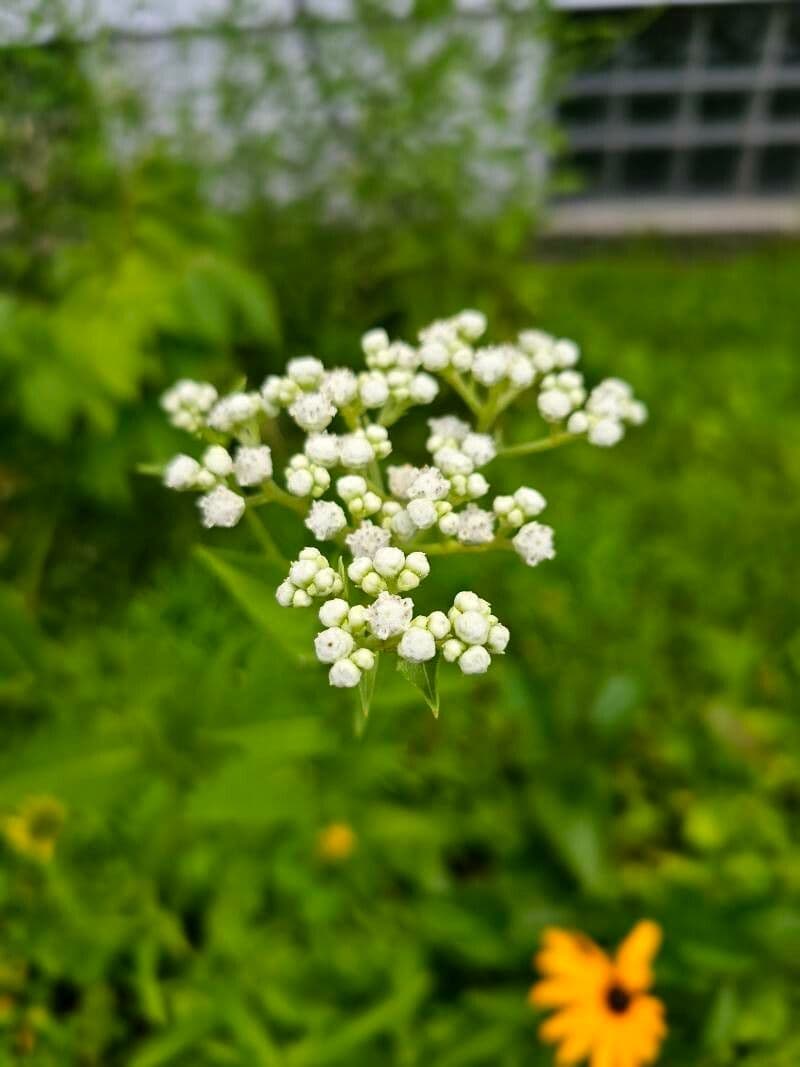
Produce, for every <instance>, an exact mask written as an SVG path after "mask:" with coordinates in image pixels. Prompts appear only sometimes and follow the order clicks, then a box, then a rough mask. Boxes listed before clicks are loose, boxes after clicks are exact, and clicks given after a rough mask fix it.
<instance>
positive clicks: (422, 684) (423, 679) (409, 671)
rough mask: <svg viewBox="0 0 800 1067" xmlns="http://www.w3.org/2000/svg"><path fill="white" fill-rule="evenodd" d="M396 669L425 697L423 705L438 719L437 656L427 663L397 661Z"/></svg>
mask: <svg viewBox="0 0 800 1067" xmlns="http://www.w3.org/2000/svg"><path fill="white" fill-rule="evenodd" d="M397 669H398V671H400V673H401V674H402V675H403V677H404V678H406V679H407V680H408V681H409V682H411V684H412V685H414V686H416V687H417V689H419V691H420V692H421V693H422V695H423V696H424V697H425V703H426V704H427V705H428V707H429V708H430V709H431V711H432V712H433V716H434V718H436V719H438V718H439V678H438V675H439V656H438V655H436V656H435V657H434V658H433V659H432V660H428V662H427V663H408V662H407V661H406V660H404V659H400V657H399V656H398V659H397Z"/></svg>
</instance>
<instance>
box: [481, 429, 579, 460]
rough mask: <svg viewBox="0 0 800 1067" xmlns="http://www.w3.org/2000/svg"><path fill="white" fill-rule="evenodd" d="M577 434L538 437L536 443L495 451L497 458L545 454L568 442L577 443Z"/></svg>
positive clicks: (511, 446) (526, 442)
mask: <svg viewBox="0 0 800 1067" xmlns="http://www.w3.org/2000/svg"><path fill="white" fill-rule="evenodd" d="M577 440H578V434H574V433H566V432H563V433H554V434H552V435H551V436H550V437H540V438H538V439H537V440H536V441H523V442H522V444H519V445H506V447H505V448H500V449H498V451H497V455H498V457H500V456H503V457H507V456H527V455H529V454H530V453H531V452H547V451H548V450H549V449H551V448H558V447H559V446H560V445H565V444H566V443H567V442H568V441H577Z"/></svg>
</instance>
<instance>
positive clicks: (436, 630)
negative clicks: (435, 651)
mask: <svg viewBox="0 0 800 1067" xmlns="http://www.w3.org/2000/svg"><path fill="white" fill-rule="evenodd" d="M426 625H427V628H428V629H429V630H430V632H431V633H432V634H433V636H434V637H435V638H436V640H437V641H442V640H443V639H444V638H445V637H447V635H448V634H449V633H450V620H449V619H448V618H447V616H446V615H445V613H444V612H443V611H432V612H431V613H430V615H429V616H428V621H427V624H426Z"/></svg>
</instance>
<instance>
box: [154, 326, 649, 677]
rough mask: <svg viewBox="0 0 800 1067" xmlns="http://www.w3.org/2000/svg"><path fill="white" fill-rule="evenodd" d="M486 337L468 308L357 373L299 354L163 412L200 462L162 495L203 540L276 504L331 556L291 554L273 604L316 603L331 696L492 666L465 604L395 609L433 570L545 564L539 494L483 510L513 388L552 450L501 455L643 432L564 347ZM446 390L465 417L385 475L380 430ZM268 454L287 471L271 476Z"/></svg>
mask: <svg viewBox="0 0 800 1067" xmlns="http://www.w3.org/2000/svg"><path fill="white" fill-rule="evenodd" d="M485 331H486V319H485V317H484V316H483V315H482V314H481V313H480V312H478V311H462V312H461V313H460V314H458V315H455V316H454V317H452V318H449V319H442V320H439V321H437V322H434V323H432V324H431V325H430V326H427V327H425V329H423V330H421V331H420V334H419V338H418V344H416V345H412V344H408V343H406V342H404V341H396V340H390V338H389V336H388V335H387V334H386V332H385V331H384V330H382V329H374V330H370V331H369V332H368V333H366V334H365V335H364V337H363V338H362V342H361V347H362V350H363V355H364V359H365V363H366V367H365V369H363V370H361V371H360V372H358V371H354V370H352V369H350V368H349V367H337V368H334V369H332V370H328V369H326V368H325V366H324V365H323V363H322V362H321V361H320V360H319V359H317V358H316V357H314V356H301V357H299V358H296V359H292V360H290V361H289V363H288V364H287V366H286V370H285V373H284V374H283V375H271V376H270V377H268V378H267V379H266V381H265V382H264V383H263V385H262V387H261V389H260V390H259V391H237V392H233V393H229V394H228V395H225V396H219V395H218V393H217V390H216V389H215V388H214V387H213V386H212V385H209V384H207V383H204V382H194V381H190V380H188V379H183V380H181V381H179V382H178V383H177V384H176V385H175V386H173V387H172V388H171V389H170V390H169V391H168V392H167V393H165V395H164V397H163V398H162V405H163V407H164V409H165V411H166V412H167V414H168V416H169V419H170V421H171V422H172V424H173V425H174V426H176V427H178V428H180V429H183V430H186V431H188V432H189V433H190V434H192V435H193V436H194V437H195V438H196V439H197V440H198V441H199V442H201V447H200V448H199V449H198V452H199V458H195V457H193V456H191V455H189V454H184V453H181V454H179V455H177V456H175V457H174V458H173V459H172V460H170V461H169V463H168V464H167V465H166V466H165V468H164V471H163V479H164V484H165V485H166V486H167V487H168V488H170V489H175V490H179V491H195V492H197V493H199V494H200V497H199V500H198V505H199V508H200V512H201V517H202V521H203V524H204V525H205V526H209V527H210V526H219V527H232V526H235V525H236V524H237V523H238V522H239V521H240V519H241V518H242V516H243V515H244V513H245V511H246V509H247V508H255V507H259V506H261V505H265V504H278V505H283V506H285V507H287V508H290V509H292V510H293V511H295V512H297V513H298V514H299V516H300V517H301V519H302V521H303V522H304V523H305V526H306V528H307V529H308V530H309V531H310V533H311V535H313V538H314V539H315V540H316V541H326V542H330V543H331V551H332V552H333V553H334V555H332V556H331V557H330V558H328V557H326V556H325V555H323V553H322V552H321V551H320V550H319V549H318V548H316V547H307V548H304V549H302V551H301V552H300V553H299V556H298V558H297V559H296V560H295V561H294V562H293V563H292V564H291V565H290V566H289V571H288V575H287V577H286V578H285V580H284V581H283V582H281V584H280V585H279V587H278V589H277V593H276V598H277V601H278V603H279V604H280V605H281V606H283V607H289V608H306V607H310V606H311V605H312V604H313V603H314V601H315V600H317V601H319V600H322V601H323V603H322V605H321V607H320V608H319V621H320V623H321V624H322V627H323V629H322V630H321V632H320V633H318V634H317V636H316V638H315V641H314V648H315V651H316V655H317V658H318V659H319V660H320V661H321V662H322V663H325V664H326V665H328V667H329V673H328V677H329V680H330V683H331V685H333V686H337V687H343V688H350V687H354V686H357V685H358V684H359V683H360V682H361V681H362V678H363V676H364V674H365V673H366V672H370V671H372V670H374V668H375V666H376V662H377V656H378V654H379V653H392V654H394V655H396V656H398V657H399V658H400V659H401V660H405V661H406V662H407V663H408V664H426V663H430V662H431V661H434V660H436V659H437V657H441V659H442V660H444V661H445V662H448V663H455V664H457V665H458V667H459V668H460V670H461V671H462V672H463V673H464V674H481V673H483V672H484V671H486V670H487V669H488V667H489V666H490V664H491V661H492V657H493V656H496V655H501V654H502V653H503V652H504V651H505V649H506V646H507V644H508V640H509V632H508V630H507V629H506V627H505V626H503V625H502V624H501V623H500V622H499V621H498V619H497V617H496V616H495V615H493V614H492V611H491V607H490V605H489V603H488V602H487V601H486V600H483V599H482V598H481V597H479V596H478V595H477V594H475V593H473V592H469V591H463V592H461V593H459V594H458V596H456V598H455V600H454V602H453V605H452V607H451V608H450V609H449V610H448V611H447V612H445V611H433V612H432V613H430V614H428V615H420V614H416V613H415V606H414V602H413V600H412V598H411V597H410V596H409V595H408V594H409V593H412V592H414V590H416V589H417V588H418V587H419V585H420V583H421V582H423V581H424V580H425V579H426V578H427V577H428V575H429V574H430V570H431V563H430V560H431V558H432V557H434V556H437V555H449V554H451V553H457V552H476V553H480V552H483V551H486V550H490V549H501V550H502V549H504V550H510V551H512V552H516V554H517V555H518V556H519V557H520V558H521V559H522V560H523V561H524V563H526V564H527V565H528V566H531V567H535V566H537V565H538V564H540V563H542V562H543V561H545V560H549V559H552V558H553V557H554V556H555V548H554V533H553V529H552V528H551V527H550V526H547V525H544V524H543V523H542V522H541V521H539V516H540V515H541V513H542V511H543V510H544V508H545V507H546V503H547V502H546V500H545V498H544V497H543V496H542V494H541V493H539V492H538V491H537V490H536V489H533V488H531V487H530V486H521V487H519V488H517V489H516V490H514V491H512V492H503V493H502V494H501V495H496V496H494V497H491V496H490V495H489V494H490V485H489V481H488V479H487V477H486V475H485V473H484V469H485V468H487V467H489V465H490V464H492V463H493V462H494V461H495V460H496V459H498V458H499V457H500V456H502V453H503V448H502V446H501V439H500V437H499V436H498V435H497V433H496V429H495V427H496V425H497V422H498V419H499V418H500V416H501V415H502V414H503V413H504V412H505V411H506V409H507V408H508V407H509V406H510V405H511V404H512V403H514V402H515V401H516V400H517V399H518V398H519V397H520V396H521V395H522V394H523V393H524V392H525V391H526V390H531V389H533V390H535V409H536V410H538V413H539V415H540V416H541V417H542V419H543V420H544V422H545V424H547V427H548V436H544V437H540V438H538V439H537V440H535V441H532V442H526V443H524V444H522V445H514V446H510V447H509V448H507V451H509V452H510V453H512V454H517V455H523V454H526V453H528V452H535V451H539V450H540V449H544V448H551V447H555V446H556V445H557V444H561V443H563V442H565V441H567V440H570V439H575V438H579V437H585V439H586V440H587V441H588V442H589V443H590V444H593V445H597V446H600V447H608V446H610V445H613V444H616V443H617V442H618V441H619V440H620V439H621V438H622V436H623V434H624V432H625V427H626V426H628V425H640V424H641V423H642V422H644V421H645V419H646V417H647V411H646V408H645V407H644V405H643V404H642V403H641V402H640V401H638V400H636V399H635V398H634V396H633V392H632V390H631V387H630V386H629V385H628V384H627V383H625V382H623V381H621V380H620V379H618V378H608V379H606V380H605V381H603V382H601V383H600V384H599V385H597V386H596V387H595V388H593V389H591V390H590V389H589V388H588V387H587V386H586V384H585V382H584V377H583V375H582V374H581V373H580V372H579V371H578V370H576V369H575V367H576V364H577V363H578V361H579V358H580V351H579V349H578V346H577V345H576V344H575V343H574V342H572V341H569V340H566V339H559V338H556V337H553V336H551V335H550V334H546V333H544V332H542V331H540V330H526V331H523V332H522V333H520V334H519V335H518V336H517V339H516V340H515V341H514V342H511V343H502V344H482V343H481V339H482V338H483V335H484V333H485ZM442 385H444V386H448V387H450V388H452V389H453V390H454V391H455V392H456V393H457V394H458V396H459V398H460V400H461V401H463V403H464V404H465V405H466V407H467V408H468V409H469V415H470V417H469V418H468V419H467V418H463V417H461V416H460V415H455V414H443V415H438V414H437V415H436V416H435V417H432V418H430V419H428V434H427V437H426V440H425V450H426V452H427V458H426V460H424V461H423V460H420V461H419V462H414V463H412V462H395V463H390V464H389V465H384V461H385V460H386V459H387V457H389V456H390V454H391V453H392V441H391V439H390V432H389V431H390V428H391V427H392V426H393V425H394V423H395V422H396V421H397V420H398V419H399V418H400V417H401V416H403V415H404V414H406V413H407V412H408V411H409V409H411V408H412V407H413V406H415V405H420V404H430V403H432V402H433V401H434V400H435V399H436V398H437V396H438V395H439V392H440V389H441V387H442ZM285 416H288V420H289V421H288V424H284V428H283V430H284V431H285V430H287V429H288V431H289V434H290V435H291V434H294V435H295V437H296V436H297V432H298V431H300V432H301V433H302V434H303V435H304V437H303V439H302V440H301V441H299V442H296V443H295V444H294V446H293V447H294V448H295V451H294V452H292V451H291V449H284V448H283V446H282V445H281V443H280V442H282V440H283V439H284V436H285V433H284V432H282V430H281V425H280V420H281V419H282V418H284V417H285ZM267 440H268V441H269V442H270V444H267V443H266V441H267ZM271 445H272V446H274V447H275V449H276V451H278V452H280V454H281V455H282V457H283V458H282V461H281V465H280V468H279V471H278V472H277V473H276V472H275V471H274V470H273V466H274V462H275V461H274V456H273V450H272V447H271ZM284 487H285V488H284Z"/></svg>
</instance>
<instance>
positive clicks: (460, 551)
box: [414, 538, 514, 556]
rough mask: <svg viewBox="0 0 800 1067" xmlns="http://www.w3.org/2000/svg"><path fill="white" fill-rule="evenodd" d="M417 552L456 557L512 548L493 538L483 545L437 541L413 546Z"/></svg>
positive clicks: (509, 544) (509, 543) (506, 541)
mask: <svg viewBox="0 0 800 1067" xmlns="http://www.w3.org/2000/svg"><path fill="white" fill-rule="evenodd" d="M414 548H415V549H416V550H417V551H419V552H424V553H425V554H426V555H427V556H458V555H466V554H474V553H476V552H513V551H514V546H513V545H512V544H511V542H510V541H508V540H505V539H503V538H495V540H494V541H489V542H488V543H487V544H484V545H462V544H461V542H460V541H439V542H433V543H431V544H428V545H424V544H423V545H415V546H414Z"/></svg>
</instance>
